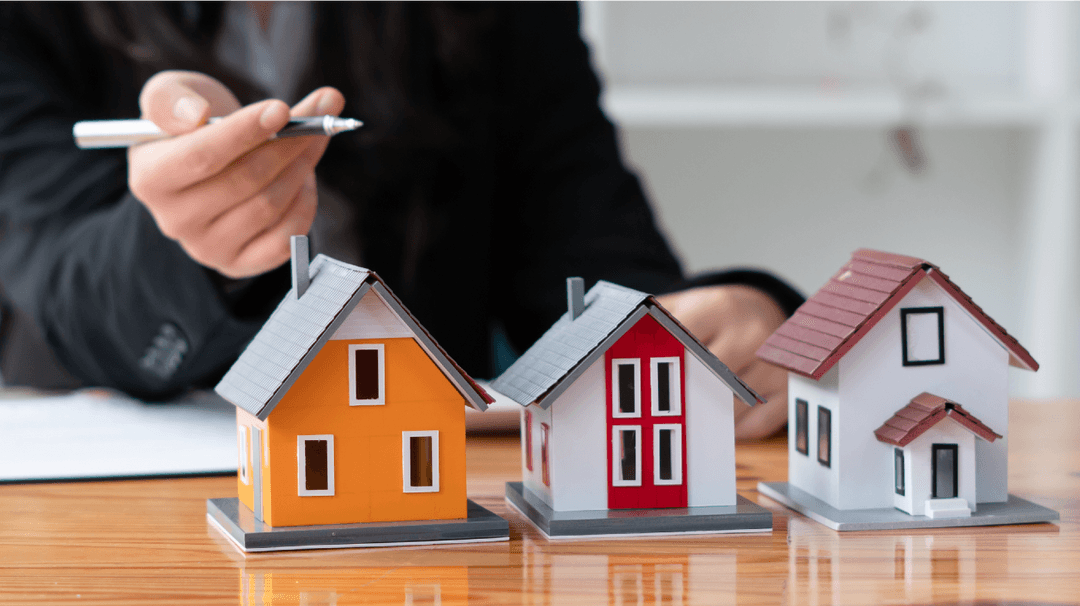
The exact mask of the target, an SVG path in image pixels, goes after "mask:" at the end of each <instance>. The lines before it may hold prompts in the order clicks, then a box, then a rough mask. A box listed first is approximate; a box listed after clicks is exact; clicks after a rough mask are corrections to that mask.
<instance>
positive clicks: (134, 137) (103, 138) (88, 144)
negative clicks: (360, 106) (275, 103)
mask: <svg viewBox="0 0 1080 606" xmlns="http://www.w3.org/2000/svg"><path fill="white" fill-rule="evenodd" d="M218 120H221V118H210V121H209V122H210V124H213V123H215V122H217V121H218ZM363 125H364V123H363V122H361V121H359V120H355V119H353V118H336V117H334V116H315V117H312V118H293V119H292V120H289V123H288V124H287V125H285V128H283V129H281V130H280V131H278V132H277V134H276V135H274V136H273V137H271V138H277V139H284V138H286V137H305V136H308V135H327V136H331V137H332V136H334V135H336V134H338V133H344V132H348V131H351V130H356V129H358V128H360V127H361V126H363ZM71 134H72V135H74V136H75V145H77V146H78V147H79V148H81V149H102V148H106V147H131V146H132V145H138V144H140V143H147V142H149V141H157V140H158V139H168V138H169V137H171V136H172V135H170V134H168V133H166V132H163V131H162V130H161V129H159V128H158V127H157V125H155V124H154V123H153V122H151V121H149V120H86V121H83V122H76V123H75V127H74V128H72V129H71Z"/></svg>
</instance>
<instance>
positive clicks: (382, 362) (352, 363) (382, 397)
mask: <svg viewBox="0 0 1080 606" xmlns="http://www.w3.org/2000/svg"><path fill="white" fill-rule="evenodd" d="M357 350H375V351H377V352H379V354H378V356H379V397H378V398H376V399H374V400H357V399H356V352H357ZM383 404H386V350H385V347H384V346H383V344H382V343H360V344H353V345H349V406H381V405H383Z"/></svg>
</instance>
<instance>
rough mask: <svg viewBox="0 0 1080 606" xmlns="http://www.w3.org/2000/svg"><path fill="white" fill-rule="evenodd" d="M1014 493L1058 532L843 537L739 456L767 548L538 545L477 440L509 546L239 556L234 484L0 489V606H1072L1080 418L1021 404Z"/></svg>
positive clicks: (693, 540)
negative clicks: (763, 492)
mask: <svg viewBox="0 0 1080 606" xmlns="http://www.w3.org/2000/svg"><path fill="white" fill-rule="evenodd" d="M1010 418H1011V435H1010V437H1009V440H1010V443H1011V444H1010V446H1011V454H1010V458H1009V465H1010V469H1009V475H1010V490H1011V492H1013V493H1014V494H1017V495H1019V496H1022V497H1025V498H1027V499H1030V500H1033V501H1035V502H1037V503H1039V504H1042V505H1045V506H1048V507H1051V508H1054V509H1056V510H1058V511H1059V512H1060V513H1061V518H1062V519H1061V522H1060V523H1059V524H1037V525H1028V526H1011V527H996V528H976V529H949V530H937V531H919V532H903V531H892V532H881V533H845V534H838V533H836V532H833V531H831V530H828V529H827V528H825V527H823V526H820V525H817V524H815V523H813V522H811V521H809V520H807V519H806V518H803V517H801V516H799V515H797V514H793V513H791V512H789V511H787V510H786V509H784V508H782V507H780V506H779V505H777V504H776V503H774V502H772V501H770V500H769V499H767V498H765V497H762V496H760V495H759V494H758V493H757V492H756V491H755V486H756V485H757V482H758V481H759V480H766V481H782V480H785V479H786V475H787V463H786V461H787V450H786V444H785V442H784V441H783V440H782V439H776V440H771V441H767V442H764V443H758V444H741V445H739V446H738V448H737V464H738V482H739V492H740V494H742V495H744V496H746V497H748V498H750V499H751V500H754V501H756V502H758V503H761V504H762V505H765V506H766V507H769V508H770V509H772V510H773V512H774V518H773V520H774V525H775V529H774V531H773V532H772V533H771V534H753V535H717V536H700V537H689V538H688V537H685V536H684V537H669V538H649V539H618V540H597V539H590V540H560V541H556V542H549V541H546V540H545V539H544V538H543V537H542V536H540V535H539V534H538V533H537V532H536V531H535V530H534V529H533V528H532V527H531V526H529V525H528V523H527V522H525V521H524V520H523V518H522V517H521V516H520V515H519V514H517V513H516V512H515V511H513V510H512V509H510V508H509V507H508V506H507V505H506V504H505V502H504V501H503V498H502V494H503V483H504V482H505V481H508V480H516V479H519V478H520V468H519V465H520V464H519V462H518V461H519V459H518V457H519V449H518V443H517V437H516V436H512V437H511V436H475V437H470V438H469V441H468V467H469V474H470V479H469V493H470V495H471V496H472V498H473V499H474V500H476V501H477V502H479V503H480V504H482V505H484V506H485V507H488V508H490V509H492V510H493V511H495V512H496V513H498V514H500V515H503V516H504V517H506V518H507V519H508V520H509V521H510V533H511V541H510V542H508V543H488V544H480V545H471V546H441V547H412V548H381V549H366V550H358V549H349V550H326V551H307V552H291V553H281V554H256V555H247V556H245V555H243V554H241V553H240V552H239V551H238V550H237V549H236V548H234V547H233V546H232V545H231V544H230V543H229V542H227V541H226V540H225V539H224V538H223V537H222V536H221V535H219V534H218V533H217V531H216V530H214V529H213V528H211V527H210V526H209V525H208V524H207V522H206V517H205V511H206V506H205V500H206V498H208V497H224V496H231V495H232V494H233V492H234V491H235V481H234V480H233V479H232V478H231V477H230V478H225V477H214V478H191V479H167V480H138V481H108V482H106V481H102V482H78V483H55V484H18V485H3V486H0V603H3V604H8V603H33V604H50V603H68V602H72V603H75V602H77V603H80V604H163V603H167V604H238V603H239V604H252V605H255V604H259V605H262V604H312V605H314V604H326V605H332V604H354V603H355V604H402V605H409V604H411V605H417V606H418V605H420V604H428V605H436V604H442V605H447V604H458V603H465V602H469V603H474V604H611V605H615V604H624V605H630V604H650V603H662V604H672V605H678V604H725V603H747V604H777V603H784V604H809V605H815V604H830V603H837V604H894V603H895V604H901V603H902V604H975V603H978V604H999V603H1025V604H1032V603H1053V604H1075V603H1080V524H1078V523H1080V402H1077V401H1052V402H1047V401H1024V402H1014V403H1013V406H1012V411H1011V416H1010Z"/></svg>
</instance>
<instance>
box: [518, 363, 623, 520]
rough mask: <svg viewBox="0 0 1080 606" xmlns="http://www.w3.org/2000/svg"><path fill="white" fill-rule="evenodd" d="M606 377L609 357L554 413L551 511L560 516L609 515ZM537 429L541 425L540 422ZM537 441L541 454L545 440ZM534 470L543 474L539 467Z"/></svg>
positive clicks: (579, 381)
mask: <svg viewBox="0 0 1080 606" xmlns="http://www.w3.org/2000/svg"><path fill="white" fill-rule="evenodd" d="M604 377H605V373H604V357H603V356H601V357H600V358H599V359H597V360H596V361H595V362H593V364H592V365H591V366H589V368H588V369H587V370H586V371H585V372H584V373H582V374H581V376H579V377H578V379H577V380H576V381H574V384H573V385H571V386H570V388H569V389H567V390H566V391H565V392H563V394H562V395H561V396H559V397H558V399H556V400H555V402H554V403H552V405H551V408H550V409H549V410H551V411H552V415H553V422H552V427H551V432H552V433H551V443H550V444H549V445H548V447H549V448H550V451H551V452H550V455H551V464H552V467H551V488H552V494H553V500H552V505H551V508H552V509H554V510H555V511H577V510H589V509H607V495H608V493H607V485H608V475H607V462H608V458H607V417H606V412H607V411H606V410H605V407H606V401H607V400H606V392H605V389H604V387H605V386H604ZM533 423H534V424H535V423H536V421H535V419H534V420H533ZM535 431H537V432H539V431H540V430H539V429H536V430H535ZM537 435H539V434H537ZM535 440H536V444H537V448H539V444H540V442H539V438H535ZM538 460H539V459H534V461H538ZM533 467H534V468H536V469H537V472H539V467H538V466H537V465H536V464H535V462H534V464H533ZM538 477H539V476H538Z"/></svg>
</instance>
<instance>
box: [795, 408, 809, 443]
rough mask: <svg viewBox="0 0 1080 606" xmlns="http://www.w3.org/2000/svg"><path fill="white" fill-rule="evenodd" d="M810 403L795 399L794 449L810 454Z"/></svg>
mask: <svg viewBox="0 0 1080 606" xmlns="http://www.w3.org/2000/svg"><path fill="white" fill-rule="evenodd" d="M809 417H810V404H809V403H808V402H807V401H806V400H800V399H796V400H795V450H797V451H799V452H801V453H802V454H804V455H806V456H810V418H809Z"/></svg>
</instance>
